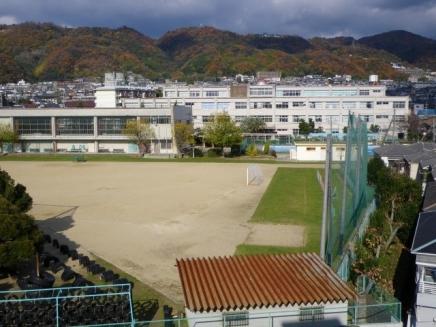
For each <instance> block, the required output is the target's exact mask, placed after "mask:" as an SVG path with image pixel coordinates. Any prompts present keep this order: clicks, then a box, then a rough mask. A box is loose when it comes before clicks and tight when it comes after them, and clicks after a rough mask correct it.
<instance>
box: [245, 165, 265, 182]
mask: <svg viewBox="0 0 436 327" xmlns="http://www.w3.org/2000/svg"><path fill="white" fill-rule="evenodd" d="M262 182H263V173H262V170H261V169H260V167H259V166H258V165H249V166H248V167H247V185H260V184H262Z"/></svg>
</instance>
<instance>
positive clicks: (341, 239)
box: [339, 115, 353, 253]
mask: <svg viewBox="0 0 436 327" xmlns="http://www.w3.org/2000/svg"><path fill="white" fill-rule="evenodd" d="M352 119H353V118H352V116H351V115H348V127H347V145H346V147H345V168H344V178H343V181H344V185H343V187H342V200H341V201H342V208H341V224H340V231H339V247H340V249H341V253H342V245H343V242H344V235H345V215H346V208H347V184H348V173H349V169H350V168H349V165H350V161H351V128H352V126H353V121H352Z"/></svg>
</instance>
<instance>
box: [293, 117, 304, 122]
mask: <svg viewBox="0 0 436 327" xmlns="http://www.w3.org/2000/svg"><path fill="white" fill-rule="evenodd" d="M302 119H304V116H301V115H293V116H292V122H293V123H299V122H300V120H302Z"/></svg>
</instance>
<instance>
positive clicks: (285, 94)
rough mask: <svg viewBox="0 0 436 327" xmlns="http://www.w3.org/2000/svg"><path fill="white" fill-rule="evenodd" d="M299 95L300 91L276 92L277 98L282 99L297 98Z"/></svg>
mask: <svg viewBox="0 0 436 327" xmlns="http://www.w3.org/2000/svg"><path fill="white" fill-rule="evenodd" d="M300 95H301V91H300V90H277V96H279V97H280V96H283V97H299V96H300Z"/></svg>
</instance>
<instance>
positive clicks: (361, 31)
mask: <svg viewBox="0 0 436 327" xmlns="http://www.w3.org/2000/svg"><path fill="white" fill-rule="evenodd" d="M23 21H40V22H46V21H50V22H54V23H56V24H61V25H67V26H107V27H118V26H122V25H127V26H130V27H133V28H135V29H137V30H139V31H141V32H143V33H145V34H147V35H150V36H153V37H157V36H160V35H162V34H163V33H165V32H166V31H168V30H171V29H175V28H178V27H183V26H201V25H211V26H215V27H217V28H221V29H227V30H231V31H235V32H239V33H263V32H266V33H279V34H297V35H302V36H305V37H311V36H318V35H321V36H336V35H351V36H355V37H360V36H364V35H370V34H375V33H380V32H384V31H389V30H393V29H405V30H409V31H411V32H414V33H418V34H422V35H425V36H429V37H433V38H436V0H269V1H266V0H160V1H156V0H153V1H151V0H92V1H91V0H69V1H68V0H2V5H1V13H0V23H14V22H23Z"/></svg>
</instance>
